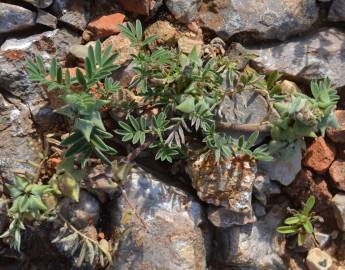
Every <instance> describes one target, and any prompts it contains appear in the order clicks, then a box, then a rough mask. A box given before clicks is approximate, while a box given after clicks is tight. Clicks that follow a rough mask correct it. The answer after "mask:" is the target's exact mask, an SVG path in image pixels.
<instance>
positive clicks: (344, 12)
mask: <svg viewBox="0 0 345 270" xmlns="http://www.w3.org/2000/svg"><path fill="white" fill-rule="evenodd" d="M328 19H329V20H330V21H332V22H344V21H345V2H344V1H343V0H334V1H333V2H332V5H331V8H330V10H329V13H328Z"/></svg>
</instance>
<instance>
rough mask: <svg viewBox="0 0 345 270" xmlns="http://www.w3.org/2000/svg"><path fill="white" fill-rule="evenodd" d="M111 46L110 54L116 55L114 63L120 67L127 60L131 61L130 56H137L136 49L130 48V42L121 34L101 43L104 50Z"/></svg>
mask: <svg viewBox="0 0 345 270" xmlns="http://www.w3.org/2000/svg"><path fill="white" fill-rule="evenodd" d="M109 45H112V52H114V53H117V54H118V55H117V57H116V60H115V63H116V64H118V65H122V64H124V63H126V62H127V61H128V60H130V59H132V56H131V55H136V54H138V52H139V51H138V49H137V48H134V47H132V46H131V41H130V40H129V39H128V38H127V37H126V36H124V35H123V34H121V33H120V34H118V35H114V36H111V37H109V38H107V39H106V40H105V41H104V42H103V43H102V48H103V49H105V48H107V47H108V46H109Z"/></svg>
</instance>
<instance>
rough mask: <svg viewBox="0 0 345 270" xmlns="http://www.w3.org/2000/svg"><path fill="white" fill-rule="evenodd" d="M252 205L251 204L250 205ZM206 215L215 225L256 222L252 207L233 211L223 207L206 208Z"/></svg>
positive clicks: (222, 226) (225, 225)
mask: <svg viewBox="0 0 345 270" xmlns="http://www.w3.org/2000/svg"><path fill="white" fill-rule="evenodd" d="M250 207H252V206H250ZM207 217H208V219H209V221H211V222H212V224H213V225H214V226H216V227H220V228H228V227H231V226H234V225H245V224H251V223H254V222H256V217H255V215H254V212H253V210H252V209H250V210H249V211H246V212H244V211H243V212H235V211H232V210H229V209H227V208H225V207H218V208H216V207H213V206H209V207H208V208H207Z"/></svg>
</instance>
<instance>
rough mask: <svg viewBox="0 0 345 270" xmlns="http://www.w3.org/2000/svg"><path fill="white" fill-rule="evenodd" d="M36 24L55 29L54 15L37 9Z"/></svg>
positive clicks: (55, 20)
mask: <svg viewBox="0 0 345 270" xmlns="http://www.w3.org/2000/svg"><path fill="white" fill-rule="evenodd" d="M36 23H38V24H41V25H45V26H48V27H50V28H53V29H56V25H57V18H56V17H55V16H54V15H52V14H50V13H48V12H46V11H44V10H42V9H39V10H38V13H37V18H36Z"/></svg>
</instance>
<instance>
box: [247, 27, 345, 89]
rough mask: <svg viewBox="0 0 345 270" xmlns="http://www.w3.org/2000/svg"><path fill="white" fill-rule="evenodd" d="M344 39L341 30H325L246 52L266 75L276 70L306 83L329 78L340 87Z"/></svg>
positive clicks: (344, 80) (344, 61)
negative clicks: (253, 57)
mask: <svg viewBox="0 0 345 270" xmlns="http://www.w3.org/2000/svg"><path fill="white" fill-rule="evenodd" d="M344 39H345V34H344V33H343V32H342V31H341V30H338V29H336V28H327V29H321V30H319V31H318V32H316V33H312V34H309V35H304V36H302V37H296V38H292V39H291V40H289V41H288V42H285V43H280V44H275V45H271V46H267V45H263V46H253V47H250V48H249V50H248V52H249V53H254V54H256V55H257V56H258V57H257V58H255V59H254V60H253V63H254V64H255V65H256V66H257V68H259V69H262V70H263V71H265V72H266V71H267V72H268V71H272V70H278V71H280V72H281V73H283V74H286V75H288V76H289V77H292V78H295V79H299V80H308V81H309V80H312V79H322V78H324V77H329V78H330V79H331V81H332V83H333V84H334V86H335V87H336V88H340V87H343V86H345V77H344V76H341V75H340V74H341V71H342V70H344V68H345V55H344V54H343V41H344ZM292 55H293V57H291V56H292Z"/></svg>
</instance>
